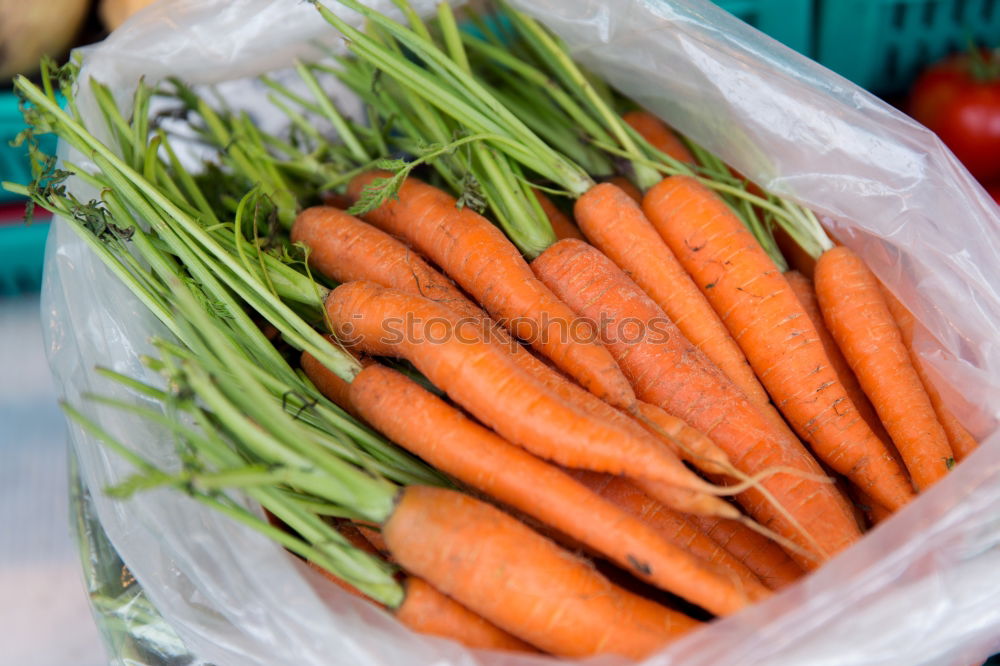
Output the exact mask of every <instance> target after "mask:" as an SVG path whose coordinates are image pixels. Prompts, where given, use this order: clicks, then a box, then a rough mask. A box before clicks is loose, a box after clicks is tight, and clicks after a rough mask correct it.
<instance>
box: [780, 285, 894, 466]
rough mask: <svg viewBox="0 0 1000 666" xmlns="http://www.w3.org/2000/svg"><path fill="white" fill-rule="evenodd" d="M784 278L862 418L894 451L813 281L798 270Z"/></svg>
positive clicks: (890, 449)
mask: <svg viewBox="0 0 1000 666" xmlns="http://www.w3.org/2000/svg"><path fill="white" fill-rule="evenodd" d="M785 278H786V279H787V280H788V286H789V287H791V288H792V292H794V294H795V298H797V299H798V301H799V303H801V304H802V307H803V309H804V310H805V311H806V314H807V315H809V321H811V322H812V323H813V326H815V327H816V333H817V334H818V335H819V341H820V342H821V343H822V344H823V350H824V351H825V352H826V356H827V358H828V359H830V365H831V366H832V367H833V371H834V372H836V373H837V378H838V379H839V380H840V383H841V385H843V387H844V390H845V391H847V395H848V397H850V399H851V402H853V403H854V406H855V407H856V408H857V410H858V414H860V415H861V418H863V419H864V420H865V423H867V424H868V427H869V428H871V429H872V432H874V433H875V435H876V436H877V437H878V438H879V439H880V440H882V441H883V442H884V443H885V444H886V445H887V446H886V448H887V449H889V452H890V453H892V452H893V450H894V447H893V445H892V440H891V439H890V438H889V433H887V432H886V431H885V426H883V425H882V422H881V421H879V419H878V414H876V413H875V408H874V407H872V403H871V402H870V401H869V400H868V396H866V395H865V392H864V390H862V388H861V384H859V383H858V378H857V377H855V376H854V371H853V370H851V366H850V365H848V363H847V359H846V358H844V355H843V354H842V353H841V352H840V347H838V346H837V342H836V341H835V340H834V339H833V336H832V335H830V331H829V330H828V329H827V327H826V322H825V321H823V313H822V312H820V311H819V303H818V302H817V301H816V290H815V289H814V288H813V284H812V281H811V280H810V279H809V278H807V277H806V276H804V275H802V274H801V273H799V272H798V271H787V272H786V273H785Z"/></svg>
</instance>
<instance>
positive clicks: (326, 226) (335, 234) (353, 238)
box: [291, 206, 471, 307]
mask: <svg viewBox="0 0 1000 666" xmlns="http://www.w3.org/2000/svg"><path fill="white" fill-rule="evenodd" d="M291 239H292V242H293V243H302V244H303V245H305V246H306V247H308V248H309V265H310V266H311V267H312V268H313V270H316V271H318V272H320V273H321V274H323V275H325V276H326V277H328V278H330V279H332V280H336V281H337V282H350V281H353V280H371V281H373V282H378V283H379V284H381V285H384V286H387V287H395V288H397V289H405V290H407V291H412V292H413V293H418V294H420V295H421V296H424V297H425V298H429V299H431V300H432V301H437V302H439V303H445V304H449V305H451V304H452V302H453V301H457V302H458V303H456V304H455V306H456V307H461V306H462V303H469V300H468V299H467V298H466V297H465V296H464V295H463V294H462V292H461V291H460V290H459V289H458V288H457V287H455V285H454V284H452V283H451V282H450V281H448V280H447V279H446V278H444V276H442V275H441V274H440V273H438V272H437V271H436V270H434V269H433V268H431V266H429V265H428V264H427V262H426V261H424V259H423V258H422V257H421V256H420V255H418V254H417V253H416V252H414V251H413V250H411V249H410V248H408V247H406V246H405V245H403V243H401V242H400V241H399V240H397V239H395V238H393V237H392V236H390V235H389V234H386V233H385V232H383V231H380V230H379V229H376V228H375V227H373V226H371V225H370V224H367V223H365V222H362V221H361V220H359V219H358V218H356V217H354V216H353V215H349V214H347V213H345V212H344V211H342V210H340V209H339V208H333V207H331V206H314V207H312V208H307V209H306V210H304V211H302V212H301V213H299V214H298V216H297V217H296V218H295V222H294V224H293V225H292V230H291ZM469 304H470V305H471V303H469Z"/></svg>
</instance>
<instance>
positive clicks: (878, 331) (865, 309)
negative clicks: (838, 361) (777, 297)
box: [816, 246, 954, 508]
mask: <svg viewBox="0 0 1000 666" xmlns="http://www.w3.org/2000/svg"><path fill="white" fill-rule="evenodd" d="M816 297H817V299H818V300H819V306H820V310H822V312H823V319H824V321H826V323H827V326H828V327H829V329H830V333H831V334H833V337H834V339H835V340H836V341H837V344H838V346H839V347H840V349H841V351H842V352H843V353H844V357H845V358H846V359H847V361H848V363H850V364H851V369H852V370H854V374H855V375H856V376H857V378H858V381H859V382H860V383H861V387H862V388H863V389H864V390H865V394H866V395H867V396H868V397H869V398H870V399H871V401H872V404H873V405H874V407H875V410H876V411H877V412H878V415H879V417H880V418H881V420H882V423H883V424H884V425H885V429H886V430H887V431H888V432H889V436H890V437H892V441H893V443H894V444H895V445H896V450H897V451H899V454H900V455H901V456H902V457H903V462H904V463H905V464H906V468H907V469H908V470H909V472H910V477H911V478H912V479H913V484H914V485H915V486H916V487H917V489H918V490H926V489H927V488H929V487H930V486H931V485H933V484H934V483H936V482H937V481H940V480H941V479H942V478H944V477H945V475H947V474H948V470H949V465H950V463H951V461H953V457H954V454H953V453H952V451H951V446H950V445H949V444H948V436H947V435H946V434H945V432H944V428H942V427H941V424H940V423H939V422H938V420H937V415H936V414H935V413H934V408H933V407H932V406H931V401H930V398H929V397H928V396H927V392H926V391H925V390H924V387H923V384H922V383H921V381H920V376H919V375H918V374H917V371H916V370H915V369H914V367H913V363H912V362H911V360H910V354H909V351H908V350H907V349H906V346H905V345H904V344H903V337H902V335H901V334H900V332H899V327H898V326H896V322H895V320H894V319H893V318H892V314H891V313H890V312H889V306H888V305H887V304H886V302H885V297H884V296H882V292H881V290H880V288H879V283H878V279H877V278H876V277H875V275H874V274H873V273H872V272H871V271H870V270H869V269H868V267H867V266H865V264H864V262H863V261H861V259H860V258H859V257H858V256H857V255H856V254H854V252H852V251H851V250H849V249H848V248H846V247H843V246H842V247H835V248H833V249H832V250H828V251H827V252H824V253H823V255H822V256H820V258H819V261H817V262H816ZM861 489H862V490H864V491H865V492H866V493H868V494H869V495H871V496H872V497H874V498H875V499H876V500H879V502H880V503H881V504H882V505H883V506H886V505H885V503H884V502H881V498H880V497H878V495H876V494H875V493H874V492H872V490H870V489H869V488H865V487H862V488H861ZM887 508H892V507H887Z"/></svg>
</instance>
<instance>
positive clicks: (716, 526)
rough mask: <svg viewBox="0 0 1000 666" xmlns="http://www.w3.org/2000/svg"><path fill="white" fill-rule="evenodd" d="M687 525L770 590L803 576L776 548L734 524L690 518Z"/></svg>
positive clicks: (717, 520) (701, 517)
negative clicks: (695, 529)
mask: <svg viewBox="0 0 1000 666" xmlns="http://www.w3.org/2000/svg"><path fill="white" fill-rule="evenodd" d="M691 522H692V523H694V524H695V525H697V526H698V527H699V528H701V531H702V532H704V533H705V534H706V535H708V537H709V538H710V539H712V540H713V541H715V542H716V543H717V544H719V546H721V547H722V548H725V549H726V550H727V551H728V552H729V553H731V554H732V555H733V556H734V557H735V558H736V559H737V560H739V561H740V562H742V563H743V564H744V565H745V566H746V567H747V568H749V569H750V571H752V572H754V574H756V575H757V577H758V578H759V579H760V580H761V581H762V582H763V583H764V584H765V585H767V586H768V587H770V588H771V589H772V590H780V589H781V588H783V587H785V586H786V585H790V584H791V583H794V582H795V581H797V580H798V579H799V578H801V577H802V575H803V571H802V569H801V567H799V565H797V564H796V563H795V561H794V560H792V558H791V557H789V556H788V553H786V552H785V551H784V550H782V549H781V547H780V546H779V545H778V544H776V543H775V542H773V541H771V540H770V539H768V538H767V537H765V536H763V535H762V534H759V533H757V532H754V531H753V530H751V529H749V528H747V527H746V526H745V525H742V524H740V523H738V522H736V521H735V520H727V519H725V518H714V517H712V516H691Z"/></svg>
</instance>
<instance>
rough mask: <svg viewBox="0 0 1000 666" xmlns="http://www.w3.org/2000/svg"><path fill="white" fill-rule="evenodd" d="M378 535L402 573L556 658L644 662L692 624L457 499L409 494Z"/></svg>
mask: <svg viewBox="0 0 1000 666" xmlns="http://www.w3.org/2000/svg"><path fill="white" fill-rule="evenodd" d="M382 534H383V536H384V537H385V542H386V544H387V545H388V546H389V548H390V550H391V551H392V553H393V554H394V555H395V556H396V557H397V558H398V559H399V560H400V562H403V563H405V564H404V566H405V567H406V569H407V570H408V571H411V572H413V573H414V574H415V575H417V576H420V577H421V578H424V579H425V580H427V581H429V582H432V583H433V584H434V587H436V588H438V589H439V590H441V591H442V592H443V593H445V594H446V595H448V596H449V597H452V598H453V599H455V600H456V601H458V602H459V603H461V604H462V605H463V606H465V607H466V608H469V609H470V610H472V611H474V612H476V613H478V614H479V615H481V616H482V617H485V618H489V619H490V620H491V621H492V622H493V623H494V624H496V625H497V626H499V627H500V628H502V629H505V630H506V631H508V632H510V633H512V634H514V635H515V636H518V637H519V638H521V639H522V640H525V641H527V642H529V643H531V644H532V645H536V646H538V647H539V648H541V649H542V650H545V651H546V652H550V653H552V654H555V655H558V656H563V657H585V656H590V655H594V654H605V653H610V654H618V655H622V656H625V657H631V658H633V659H641V658H643V657H645V656H647V655H649V654H650V653H652V652H654V651H655V650H657V649H659V648H661V647H663V646H664V645H665V644H666V643H667V642H669V641H670V640H672V639H674V638H677V637H678V636H680V635H682V634H684V633H686V632H688V631H690V630H692V629H694V628H696V627H697V626H699V623H698V622H697V621H695V620H693V619H691V618H689V617H687V616H685V615H683V614H681V613H678V612H676V611H672V610H669V609H667V608H664V607H662V606H658V605H657V604H654V603H653V602H651V601H647V600H646V599H643V598H641V597H638V596H636V595H634V594H631V593H628V592H626V591H625V590H622V589H621V588H618V587H616V586H614V585H612V584H611V583H609V582H608V581H607V580H606V579H605V578H604V577H603V576H601V575H600V574H598V573H597V572H596V571H595V570H594V568H593V567H592V566H591V565H590V564H588V563H586V562H584V561H583V560H581V559H579V558H577V557H574V556H573V555H570V554H569V553H567V552H566V551H564V550H562V549H560V548H558V547H557V546H556V545H555V544H553V543H552V542H551V541H549V540H547V539H545V538H544V537H542V536H540V535H538V534H536V533H535V532H533V531H532V530H530V529H528V528H527V527H525V526H524V525H522V524H521V523H519V522H517V521H516V520H514V519H513V518H511V517H510V516H508V515H506V514H504V513H503V512H502V511H500V510H499V509H496V508H495V507H492V506H489V505H487V504H484V503H482V502H477V501H475V500H473V499H471V498H469V497H467V496H465V495H462V494H460V493H456V492H453V491H448V490H443V489H439V488H429V487H424V486H411V487H408V488H407V489H406V490H405V492H404V493H403V494H402V496H401V498H400V500H399V502H398V503H397V505H396V508H395V510H394V512H393V515H392V517H391V518H389V520H388V521H386V522H385V524H384V525H383V529H382ZM428 544H433V547H429V546H428Z"/></svg>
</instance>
